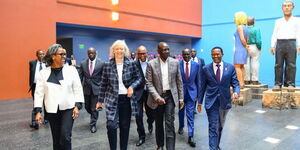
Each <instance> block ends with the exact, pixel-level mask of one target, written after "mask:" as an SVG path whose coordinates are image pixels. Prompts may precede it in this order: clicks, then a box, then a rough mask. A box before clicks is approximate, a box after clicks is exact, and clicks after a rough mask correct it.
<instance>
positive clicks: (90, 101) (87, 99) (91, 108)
mask: <svg viewBox="0 0 300 150" xmlns="http://www.w3.org/2000/svg"><path fill="white" fill-rule="evenodd" d="M97 99H98V95H94V94H93V92H92V91H91V94H90V95H84V107H85V110H86V111H87V112H88V113H89V114H90V115H91V116H90V117H91V120H90V126H96V124H97V120H98V116H99V113H98V110H96V104H97V102H98V100H97Z"/></svg>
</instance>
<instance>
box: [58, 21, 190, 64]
mask: <svg viewBox="0 0 300 150" xmlns="http://www.w3.org/2000/svg"><path fill="white" fill-rule="evenodd" d="M57 38H72V39H73V55H74V58H75V60H77V62H78V63H79V62H81V61H82V60H84V59H86V58H87V48H89V47H91V46H92V47H95V48H96V49H97V50H98V57H99V58H100V59H102V60H105V61H107V60H108V58H109V57H108V56H109V48H110V46H111V45H112V43H113V42H114V41H115V40H118V39H121V40H123V39H125V41H126V43H127V45H128V47H129V49H130V52H136V49H137V48H138V46H140V45H144V46H146V47H147V49H148V53H150V54H156V53H157V44H158V42H160V41H165V42H167V43H168V44H169V46H170V49H171V55H175V54H181V50H182V49H184V48H190V47H191V44H192V39H191V38H190V37H181V36H174V35H165V34H154V33H146V32H134V31H127V30H117V29H108V28H98V27H91V26H81V25H72V24H63V23H58V24H57ZM79 45H84V48H80V46H79Z"/></svg>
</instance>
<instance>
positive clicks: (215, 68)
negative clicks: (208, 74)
mask: <svg viewBox="0 0 300 150" xmlns="http://www.w3.org/2000/svg"><path fill="white" fill-rule="evenodd" d="M219 65H220V81H222V75H223V69H224V67H223V61H221V62H220V63H219ZM213 67H214V73H215V75H217V69H218V67H217V63H213Z"/></svg>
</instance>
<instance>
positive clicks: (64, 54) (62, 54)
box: [55, 53, 67, 56]
mask: <svg viewBox="0 0 300 150" xmlns="http://www.w3.org/2000/svg"><path fill="white" fill-rule="evenodd" d="M55 55H60V56H66V55H67V53H57V54H55Z"/></svg>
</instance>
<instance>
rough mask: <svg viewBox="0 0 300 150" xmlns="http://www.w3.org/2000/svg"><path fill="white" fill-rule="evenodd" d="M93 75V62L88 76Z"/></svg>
mask: <svg viewBox="0 0 300 150" xmlns="http://www.w3.org/2000/svg"><path fill="white" fill-rule="evenodd" d="M92 74H93V62H92V61H91V63H90V76H92Z"/></svg>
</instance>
